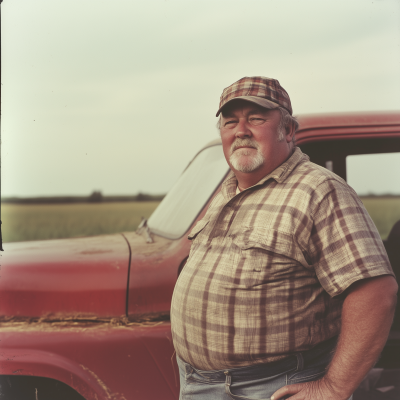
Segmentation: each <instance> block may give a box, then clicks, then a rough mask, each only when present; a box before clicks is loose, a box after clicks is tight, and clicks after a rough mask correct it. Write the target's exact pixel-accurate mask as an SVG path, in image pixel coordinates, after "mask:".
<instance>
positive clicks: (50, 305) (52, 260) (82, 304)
mask: <svg viewBox="0 0 400 400" xmlns="http://www.w3.org/2000/svg"><path fill="white" fill-rule="evenodd" d="M128 269H129V247H128V244H127V242H126V240H125V237H124V236H123V235H121V234H115V235H103V236H95V237H86V238H74V239H61V240H46V241H32V242H21V243H6V244H4V252H2V254H1V271H0V272H1V279H0V293H1V294H0V296H1V302H0V316H2V317H3V319H4V317H6V318H8V317H50V318H63V317H71V316H72V317H73V316H75V315H76V316H79V317H82V316H91V317H120V316H122V315H125V314H126V296H127V283H128Z"/></svg>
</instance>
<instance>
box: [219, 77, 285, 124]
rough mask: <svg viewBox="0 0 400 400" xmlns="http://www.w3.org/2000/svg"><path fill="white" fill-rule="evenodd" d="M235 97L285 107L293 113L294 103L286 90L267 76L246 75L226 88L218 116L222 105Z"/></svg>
mask: <svg viewBox="0 0 400 400" xmlns="http://www.w3.org/2000/svg"><path fill="white" fill-rule="evenodd" d="M235 99H242V100H246V101H250V102H252V103H256V104H258V105H259V106H261V107H264V108H269V109H271V108H277V107H283V108H285V109H286V110H287V111H288V112H289V113H290V115H292V113H293V111H292V105H291V103H290V98H289V95H288V94H287V92H286V90H285V89H284V88H283V87H282V86H281V85H280V83H279V82H278V81H277V80H276V79H272V78H266V77H265V76H245V77H244V78H242V79H239V80H238V81H237V82H235V83H233V84H232V85H230V86H228V87H227V88H225V89H224V91H223V92H222V95H221V99H220V102H219V108H218V112H217V115H216V116H217V117H218V115H219V114H220V112H221V109H222V107H224V106H225V105H226V104H227V103H229V102H230V101H232V100H235Z"/></svg>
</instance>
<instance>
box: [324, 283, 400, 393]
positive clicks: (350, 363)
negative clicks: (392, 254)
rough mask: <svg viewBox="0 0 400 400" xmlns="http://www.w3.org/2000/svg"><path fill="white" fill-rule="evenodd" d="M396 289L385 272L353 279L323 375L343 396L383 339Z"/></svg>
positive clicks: (355, 384) (371, 361) (357, 381)
mask: <svg viewBox="0 0 400 400" xmlns="http://www.w3.org/2000/svg"><path fill="white" fill-rule="evenodd" d="M396 293H397V284H396V281H395V279H394V278H393V277H391V276H388V275H386V276H382V277H378V278H372V279H369V280H366V281H361V282H357V283H355V284H354V287H353V288H351V289H350V293H349V294H348V295H347V297H346V299H345V301H344V303H343V310H342V328H341V333H340V337H339V343H338V346H337V349H336V352H335V355H334V358H333V360H332V362H331V364H330V366H329V369H328V372H327V374H326V376H325V378H324V379H325V381H326V382H327V384H329V385H331V386H332V389H333V390H334V391H335V392H337V393H340V394H342V395H343V397H344V398H348V397H349V396H350V395H351V394H352V393H353V392H354V390H355V389H356V388H357V387H358V385H359V384H360V382H361V380H362V379H363V378H364V376H365V375H366V374H367V372H368V371H369V370H370V368H371V367H372V366H373V365H374V363H375V362H376V360H377V358H378V356H379V354H380V352H381V351H382V348H383V347H384V345H385V343H386V340H387V337H388V334H389V331H390V326H391V324H392V321H393V314H394V310H395V306H396Z"/></svg>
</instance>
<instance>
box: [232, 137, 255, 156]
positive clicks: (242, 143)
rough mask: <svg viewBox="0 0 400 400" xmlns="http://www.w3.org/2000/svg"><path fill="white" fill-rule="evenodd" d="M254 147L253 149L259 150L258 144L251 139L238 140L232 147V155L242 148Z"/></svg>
mask: <svg viewBox="0 0 400 400" xmlns="http://www.w3.org/2000/svg"><path fill="white" fill-rule="evenodd" d="M243 146H245V147H252V148H253V149H256V150H258V143H257V142H256V141H255V140H253V139H250V138H245V139H240V138H237V139H236V140H235V141H234V142H233V143H232V145H231V154H232V153H233V152H234V151H235V150H237V149H238V148H240V147H243Z"/></svg>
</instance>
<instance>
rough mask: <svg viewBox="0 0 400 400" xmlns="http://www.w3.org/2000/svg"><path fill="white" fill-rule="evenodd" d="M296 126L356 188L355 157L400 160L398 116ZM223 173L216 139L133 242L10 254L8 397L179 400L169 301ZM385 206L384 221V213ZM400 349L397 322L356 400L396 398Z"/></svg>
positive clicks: (397, 232)
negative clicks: (193, 231) (194, 232)
mask: <svg viewBox="0 0 400 400" xmlns="http://www.w3.org/2000/svg"><path fill="white" fill-rule="evenodd" d="M299 122H300V129H299V131H298V133H297V135H296V136H297V145H298V146H299V147H300V148H301V149H302V151H303V152H304V153H306V154H308V155H309V156H310V158H311V161H313V162H315V163H317V164H319V165H322V166H324V167H326V168H328V169H330V170H332V171H333V172H335V173H336V174H338V175H339V176H341V177H342V178H344V179H347V178H348V177H350V176H352V177H353V178H352V179H353V181H351V182H349V183H350V184H352V185H353V184H357V179H356V178H354V176H356V175H354V172H353V170H350V169H351V168H356V167H353V165H356V164H357V163H356V164H354V162H353V161H351V160H353V158H352V157H354V156H357V157H359V156H361V155H366V156H367V155H369V156H375V157H372V158H371V160H372V161H371V163H372V162H374V161H373V160H377V161H376V162H377V163H379V165H377V166H376V167H377V168H378V169H379V168H382V163H381V162H380V161H379V160H382V157H381V158H379V157H376V155H377V154H383V153H385V154H386V153H388V154H387V157H388V159H390V157H391V156H393V155H395V156H396V153H397V156H398V155H399V154H400V112H380V113H372V112H371V113H357V114H356V113H351V114H350V113H348V114H329V115H328V114H325V115H309V116H302V117H299ZM350 161H351V162H350ZM385 165H386V164H384V165H383V167H384V168H386V170H385V171H383V173H384V174H385V176H386V178H387V179H391V180H392V181H393V182H395V181H400V170H391V167H385ZM370 166H371V165H370ZM350 167H351V168H350ZM349 168H350V169H349ZM356 169H357V168H356ZM227 173H228V166H227V164H226V162H225V159H224V156H223V153H222V146H221V142H220V140H219V139H217V140H215V141H213V142H211V143H209V144H208V145H206V146H205V147H204V148H203V149H201V150H200V151H199V153H198V154H197V155H196V156H195V157H194V158H193V160H192V161H191V163H190V164H189V165H188V167H187V168H186V169H185V171H184V172H183V173H182V175H181V177H180V178H179V180H178V181H177V183H176V184H175V186H174V187H173V188H172V189H171V191H170V192H169V193H168V195H167V196H166V197H165V198H164V200H163V201H162V202H161V203H160V205H159V206H158V208H157V209H156V210H155V212H154V213H153V215H152V216H151V217H150V218H149V220H148V221H143V223H142V224H141V226H140V228H139V229H138V231H136V232H122V233H119V234H114V235H103V236H95V237H87V238H74V239H62V240H47V241H32V242H23V243H9V244H6V245H5V246H4V247H5V251H4V253H2V257H1V271H0V273H1V279H0V398H4V399H18V400H19V399H27V400H30V399H32V400H38V399H39V400H46V399H69V400H74V399H81V400H82V399H86V400H106V399H109V400H111V399H112V400H130V399H141V400H146V399H148V400H155V399H157V400H158V399H165V400H167V399H178V397H179V380H178V369H177V365H176V362H175V358H174V349H173V345H172V340H171V332H170V322H169V309H170V301H171V296H172V292H173V289H174V285H175V282H176V279H177V276H178V275H179V272H180V270H181V269H182V267H183V265H184V264H185V261H186V259H187V256H188V254H189V248H190V242H189V240H188V239H187V234H188V232H189V231H190V229H191V228H192V226H193V225H194V224H195V223H196V221H197V220H198V219H200V218H201V217H202V216H203V215H204V213H205V210H206V209H207V206H208V204H209V202H210V200H211V199H212V197H213V196H214V195H215V194H216V193H217V191H218V190H219V187H220V184H221V182H222V181H223V179H224V177H225V176H226V174H227ZM366 174H367V172H366ZM381 176H382V175H381ZM364 178H365V177H364ZM354 179H355V180H354ZM368 179H372V177H368ZM369 183H370V184H372V185H374V184H373V183H371V182H369ZM378 184H380V182H377V183H376V185H378ZM398 194H399V193H398ZM392 197H393V199H394V201H395V200H396V197H395V196H392ZM399 198H400V197H397V201H398V203H397V204H398V208H399V210H400V204H399V202H400V200H399ZM393 199H392V200H393ZM392 203H393V202H392ZM382 204H383V205H382V206H381V207H380V210H379V209H378V211H377V212H378V214H379V212H381V213H382V214H385V213H386V214H387V209H386V207H385V206H384V204H385V203H382ZM386 214H385V215H386ZM394 215H396V214H394ZM398 215H399V216H398V217H395V218H394V217H393V216H392V217H390V218H392V219H393V220H391V221H389V222H387V221H386V226H387V224H388V223H389V224H390V226H391V227H392V228H391V229H389V231H390V233H389V232H386V233H385V232H383V233H382V236H383V238H384V243H385V246H386V249H387V251H388V254H389V257H390V259H391V263H392V266H393V269H394V270H395V273H397V276H399V275H400V214H398ZM372 218H373V219H374V218H375V214H374V215H372ZM385 218H387V215H386V217H385ZM397 220H398V221H397ZM376 224H377V225H379V224H381V221H376ZM378 228H379V226H378ZM399 349H400V321H399V314H398V313H397V314H396V318H395V321H394V324H393V328H392V331H391V334H390V337H389V340H388V342H387V344H386V347H385V349H384V351H383V353H382V356H381V358H380V359H379V361H378V363H377V365H376V366H375V368H374V369H373V370H372V371H371V372H370V374H369V375H368V376H367V378H366V379H365V380H364V381H363V383H362V384H361V386H360V388H359V389H358V390H357V392H356V393H355V397H354V398H355V400H357V399H375V398H376V399H394V398H396V399H397V398H400V384H399V383H400V351H399ZM374 396H375V397H374Z"/></svg>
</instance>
